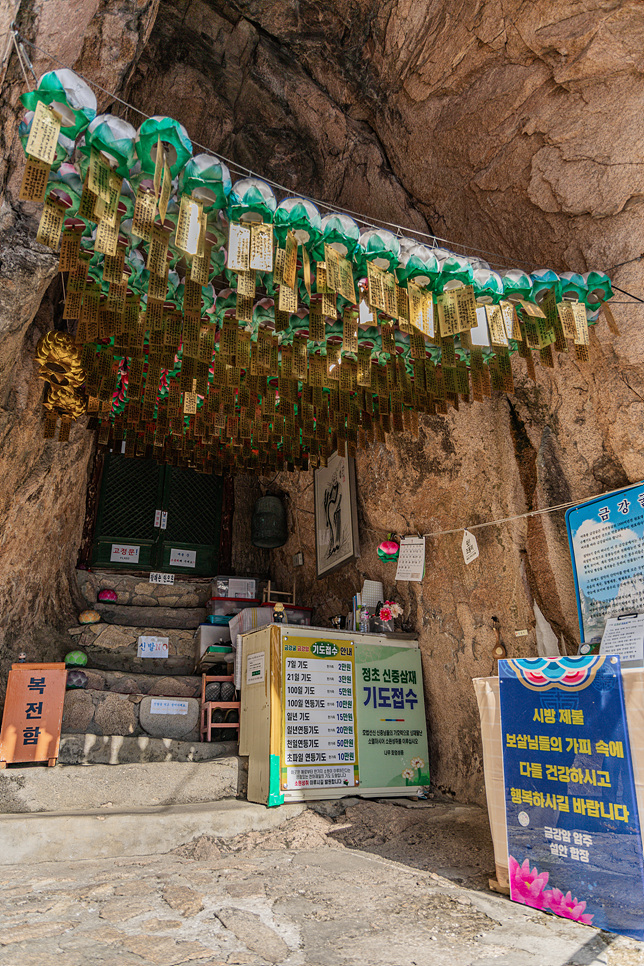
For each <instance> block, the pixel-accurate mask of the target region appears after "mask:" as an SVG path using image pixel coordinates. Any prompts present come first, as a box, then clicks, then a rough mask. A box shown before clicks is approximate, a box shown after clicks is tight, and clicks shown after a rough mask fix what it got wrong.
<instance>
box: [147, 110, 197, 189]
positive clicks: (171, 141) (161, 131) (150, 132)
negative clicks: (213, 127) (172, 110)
mask: <svg viewBox="0 0 644 966" xmlns="http://www.w3.org/2000/svg"><path fill="white" fill-rule="evenodd" d="M159 138H161V142H162V143H163V147H164V150H165V156H166V160H167V162H168V164H169V165H170V174H171V175H172V177H173V178H176V177H177V175H178V174H179V172H180V171H181V169H182V168H183V166H184V165H185V163H186V162H187V161H188V159H189V158H190V156H191V155H192V142H191V141H190V138H189V137H188V132H187V131H186V129H185V127H184V126H183V124H179V122H178V121H175V120H173V118H171V117H161V116H160V115H155V117H149V118H147V120H145V121H144V122H143V124H142V125H141V127H140V128H139V131H138V134H137V139H136V145H135V147H136V153H137V155H138V158H139V160H140V162H141V170H142V171H143V172H145V173H147V174H153V173H154V168H155V165H156V158H157V142H158V140H159Z"/></svg>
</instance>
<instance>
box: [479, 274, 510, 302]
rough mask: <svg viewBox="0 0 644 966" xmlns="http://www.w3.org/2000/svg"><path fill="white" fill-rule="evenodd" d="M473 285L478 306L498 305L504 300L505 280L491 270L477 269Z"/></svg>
mask: <svg viewBox="0 0 644 966" xmlns="http://www.w3.org/2000/svg"><path fill="white" fill-rule="evenodd" d="M472 285H473V286H474V295H475V297H476V304H477V305H496V304H497V303H498V302H500V301H501V299H502V298H503V279H502V278H501V276H500V275H499V274H498V272H493V271H492V269H490V268H475V269H474V272H473V279H472Z"/></svg>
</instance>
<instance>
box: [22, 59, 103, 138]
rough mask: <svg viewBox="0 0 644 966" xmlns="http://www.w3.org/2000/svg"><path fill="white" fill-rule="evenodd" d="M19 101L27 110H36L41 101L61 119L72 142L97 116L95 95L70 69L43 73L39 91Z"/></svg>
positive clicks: (65, 68)
mask: <svg viewBox="0 0 644 966" xmlns="http://www.w3.org/2000/svg"><path fill="white" fill-rule="evenodd" d="M20 100H21V102H22V104H23V105H24V107H26V108H27V110H28V111H35V110H36V105H37V104H38V102H39V101H42V102H43V103H44V104H48V105H49V106H50V107H52V108H53V109H54V111H56V113H57V114H58V115H59V116H60V118H61V131H62V133H63V134H64V135H66V137H68V138H72V140H74V139H75V138H77V137H78V135H79V134H80V133H81V131H84V130H85V128H86V127H87V125H88V124H89V122H90V121H91V120H93V118H94V117H95V116H96V96H95V94H94V92H93V91H92V89H91V88H90V87H88V85H87V84H86V83H85V81H84V80H83V79H82V78H81V77H79V76H78V74H75V73H74V71H73V70H69V69H68V68H67V67H63V68H61V69H60V70H50V71H48V73H46V74H43V75H42V77H41V78H40V80H39V81H38V87H37V89H36V90H35V91H28V92H27V93H26V94H23V95H22V96H21V98H20Z"/></svg>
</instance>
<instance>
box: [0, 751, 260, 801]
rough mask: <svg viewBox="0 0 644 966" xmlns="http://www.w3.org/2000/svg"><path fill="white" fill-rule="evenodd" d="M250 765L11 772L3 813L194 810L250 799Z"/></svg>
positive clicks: (2, 788) (221, 762) (228, 761)
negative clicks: (198, 805) (174, 807)
mask: <svg viewBox="0 0 644 966" xmlns="http://www.w3.org/2000/svg"><path fill="white" fill-rule="evenodd" d="M247 773H248V768H247V759H245V758H238V757H234V758H217V759H215V760H213V761H202V762H198V763H197V762H178V761H169V762H151V763H138V764H130V765H121V766H120V767H119V768H114V767H112V766H111V765H94V766H93V767H91V768H88V767H86V766H85V765H68V766H57V767H55V768H20V769H18V768H6V769H4V770H3V771H1V772H0V813H25V812H41V813H42V812H67V811H72V810H73V811H77V810H78V809H103V808H120V809H125V810H126V811H129V809H130V808H150V807H153V806H157V805H166V806H168V805H192V804H195V803H198V802H217V801H220V800H221V799H222V798H244V797H245V795H246V779H247Z"/></svg>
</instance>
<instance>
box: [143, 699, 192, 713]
mask: <svg viewBox="0 0 644 966" xmlns="http://www.w3.org/2000/svg"><path fill="white" fill-rule="evenodd" d="M150 714H188V702H187V701H171V700H170V699H169V698H154V699H153V700H152V701H150Z"/></svg>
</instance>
